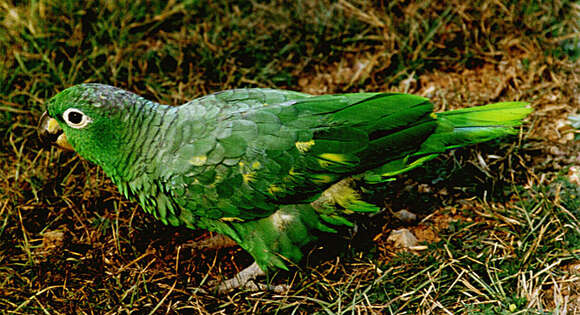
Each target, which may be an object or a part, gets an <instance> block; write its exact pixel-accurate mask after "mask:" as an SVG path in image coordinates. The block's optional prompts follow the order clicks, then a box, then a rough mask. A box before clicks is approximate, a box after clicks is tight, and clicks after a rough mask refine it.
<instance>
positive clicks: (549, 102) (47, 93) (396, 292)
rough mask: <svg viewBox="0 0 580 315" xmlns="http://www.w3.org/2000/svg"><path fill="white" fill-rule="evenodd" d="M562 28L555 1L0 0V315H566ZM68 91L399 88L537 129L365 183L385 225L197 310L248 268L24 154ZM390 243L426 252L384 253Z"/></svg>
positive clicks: (574, 31)
mask: <svg viewBox="0 0 580 315" xmlns="http://www.w3.org/2000/svg"><path fill="white" fill-rule="evenodd" d="M579 14H580V7H579V5H578V3H575V2H572V1H552V2H542V1H519V0H513V1H505V2H497V1H490V0H481V1H473V2H470V3H464V2H461V1H423V2H408V1H407V2H403V1H388V2H387V1H386V2H365V1H344V0H341V1H296V2H292V3H286V2H283V1H279V2H260V1H253V2H248V1H240V2H228V1H212V2H211V3H206V2H203V1H183V2H177V1H169V2H167V3H166V2H161V1H159V2H156V1H126V2H125V1H122V2H115V3H114V2H108V1H99V0H93V1H84V2H82V3H81V2H77V1H70V0H68V1H67V0H65V1H49V0H40V1H30V2H16V1H9V0H4V1H2V0H0V30H1V31H0V137H1V139H2V145H1V146H0V309H2V310H4V312H7V313H34V314H36V313H49V314H52V313H128V312H130V311H138V313H182V312H199V313H216V312H217V313H219V312H221V313H233V312H236V313H239V312H255V313H308V314H309V313H314V312H319V313H407V314H409V313H424V314H426V313H483V314H486V313H489V314H495V313H520V314H524V313H526V314H528V313H532V314H546V313H562V314H563V313H565V312H566V311H567V312H568V313H574V312H580V284H579V283H580V273H579V272H578V268H579V267H578V266H580V221H579V219H580V212H579V209H580V188H579V187H580V186H579V184H578V183H577V182H575V179H574V178H575V177H574V172H577V171H575V170H577V169H578V165H579V164H580V160H578V158H577V156H578V152H580V144H579V143H578V141H577V139H576V140H574V135H573V133H572V129H571V128H570V127H569V126H567V125H566V122H567V119H568V117H569V115H571V114H575V113H576V114H577V110H578V108H580V100H579V99H578V95H579V94H580V91H579V90H578V86H580V77H579V76H578V72H577V69H578V68H579V66H580V64H579V61H578V55H579V48H578V47H579V46H578V38H579V37H578V36H579V35H578V34H579V29H580V26H579V25H578V16H579ZM81 82H102V83H107V84H112V85H116V86H119V87H122V88H126V89H129V90H132V91H135V92H137V93H139V94H142V95H143V96H146V97H148V98H150V99H152V100H156V101H160V102H164V103H170V104H179V103H182V102H184V101H186V100H189V99H192V98H194V97H197V96H201V95H204V94H207V93H211V92H215V91H218V90H223V89H227V88H233V87H277V88H284V89H293V90H300V91H305V92H309V93H316V94H320V93H340V92H356V91H362V90H365V91H403V92H409V93H415V94H420V95H424V96H427V97H429V98H431V99H432V100H433V102H434V103H435V104H436V106H437V107H438V109H440V110H447V109H453V108H459V107H465V106H472V105H481V104H485V103H490V102H495V101H504V100H506V101H507V100H525V101H529V102H531V103H532V106H533V107H534V113H533V114H532V115H531V116H530V118H529V120H528V122H527V124H526V126H525V127H524V128H523V129H522V132H521V133H520V135H519V137H514V138H510V139H507V140H506V141H504V142H505V143H504V144H502V143H499V142H497V143H488V144H482V145H479V146H477V147H473V148H469V149H464V150H457V151H454V152H451V153H450V154H448V155H447V156H444V157H441V158H439V159H437V160H436V161H434V162H432V163H430V164H429V165H427V166H426V167H424V168H421V169H417V170H414V171H412V172H410V173H409V174H405V175H403V176H401V177H400V178H399V179H398V180H397V181H395V182H393V183H391V184H389V185H386V186H381V187H376V188H375V190H374V191H373V192H372V193H371V194H369V196H368V197H369V199H371V200H373V201H374V202H375V203H377V204H380V205H384V206H385V207H386V209H387V210H386V211H385V212H384V213H382V214H380V215H378V216H375V217H373V218H371V219H366V220H365V219H364V218H361V229H360V230H359V233H358V234H356V235H354V236H352V237H349V236H345V237H344V238H345V239H346V240H345V242H344V245H342V246H340V250H339V249H335V248H332V247H336V246H335V245H336V243H337V242H336V241H335V242H331V243H327V244H326V246H316V247H314V248H313V249H312V251H311V253H310V255H309V256H308V263H306V264H305V265H303V266H302V267H301V269H300V270H294V271H291V272H287V273H279V274H275V275H274V276H273V279H272V281H273V282H274V283H289V284H290V286H291V289H290V290H289V291H288V292H287V293H285V294H274V293H271V292H259V293H250V292H243V291H236V292H232V293H230V294H228V295H223V296H216V295H214V294H211V293H206V292H205V291H202V290H200V289H199V288H200V287H201V288H205V289H207V283H208V282H209V281H210V280H214V279H219V278H220V277H222V276H231V275H232V274H234V273H235V271H236V270H239V269H240V268H243V267H244V266H246V265H248V264H249V263H250V262H251V259H250V257H249V256H248V255H247V254H245V253H243V252H242V251H241V250H240V249H238V248H228V249H221V250H217V251H215V250H204V249H197V248H196V247H195V242H196V241H199V240H201V239H204V238H206V237H207V235H208V234H207V233H206V232H203V231H190V230H187V229H175V228H169V227H165V226H163V225H162V224H160V223H159V222H156V221H155V220H154V219H153V218H151V217H150V216H148V215H146V214H144V213H143V212H142V211H141V210H140V208H139V206H138V205H136V204H135V203H133V202H130V201H127V200H125V199H123V198H122V197H120V195H119V194H118V193H117V191H116V188H115V187H114V186H113V185H112V184H111V183H110V182H109V180H108V179H107V178H106V176H105V175H104V174H103V172H102V171H101V170H100V169H99V168H97V167H95V166H94V165H91V164H89V163H87V162H86V161H84V160H82V159H80V158H79V157H77V156H76V155H74V154H73V153H67V152H61V151H59V150H57V149H54V148H52V149H44V148H42V147H41V146H40V143H39V141H38V140H37V138H36V136H35V128H36V122H37V121H38V118H39V117H40V114H41V112H42V111H43V102H44V101H45V100H47V99H48V98H49V97H51V96H53V95H54V94H56V93H57V92H58V91H60V90H62V89H64V88H66V87H68V86H70V85H73V84H77V83H81ZM573 166H576V168H573ZM576 176H577V175H576ZM401 209H407V210H409V211H412V212H414V213H416V214H418V215H419V221H418V222H415V223H412V224H408V223H403V222H400V221H398V220H397V219H395V218H394V217H393V215H392V213H393V212H395V211H398V210H401ZM401 227H405V228H408V229H409V230H411V231H412V232H413V233H414V234H415V235H416V236H417V237H418V239H419V241H421V242H422V244H424V245H425V246H426V249H424V250H420V251H412V250H405V249H399V248H396V247H395V246H394V245H393V244H392V243H391V242H390V241H388V240H387V238H388V235H389V233H390V231H392V230H395V229H398V228H401Z"/></svg>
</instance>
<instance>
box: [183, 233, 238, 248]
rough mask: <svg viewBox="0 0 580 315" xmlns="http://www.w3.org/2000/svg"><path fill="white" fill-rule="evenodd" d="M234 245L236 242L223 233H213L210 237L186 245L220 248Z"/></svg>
mask: <svg viewBox="0 0 580 315" xmlns="http://www.w3.org/2000/svg"><path fill="white" fill-rule="evenodd" d="M236 245H238V244H237V243H236V242H235V241H234V240H232V239H231V238H229V237H227V236H225V235H223V234H215V235H213V236H211V237H210V238H207V239H204V240H201V241H199V242H195V243H193V244H191V245H188V247H189V246H191V247H192V248H194V249H222V248H228V247H234V246H236Z"/></svg>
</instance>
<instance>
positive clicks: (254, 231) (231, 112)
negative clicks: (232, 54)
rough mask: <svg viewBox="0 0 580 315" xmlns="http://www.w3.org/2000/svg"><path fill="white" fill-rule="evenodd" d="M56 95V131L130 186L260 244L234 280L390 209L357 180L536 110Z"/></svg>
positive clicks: (293, 257)
mask: <svg viewBox="0 0 580 315" xmlns="http://www.w3.org/2000/svg"><path fill="white" fill-rule="evenodd" d="M46 105H47V112H46V113H45V116H44V117H43V118H42V120H41V124H40V125H41V129H42V130H43V131H44V133H45V134H48V135H50V136H51V137H53V139H54V140H56V143H57V144H58V145H60V146H61V147H63V148H72V149H74V150H75V151H76V152H77V153H78V154H79V155H81V156H82V157H84V158H85V159H87V160H89V161H91V162H93V163H95V164H97V165H99V166H100V167H102V168H103V170H104V171H105V173H106V174H107V175H108V176H109V177H110V178H111V180H112V181H113V182H114V183H115V184H116V185H117V187H118V188H119V191H120V192H121V193H122V194H123V195H124V196H126V197H127V198H130V199H134V200H137V201H138V202H139V203H140V205H141V206H142V208H143V209H144V210H145V211H146V212H148V213H150V214H152V215H153V216H155V217H156V218H157V219H159V220H161V221H162V222H163V223H165V224H170V225H173V226H186V227H188V228H192V229H195V228H202V229H208V230H210V231H215V232H218V233H221V234H224V235H227V236H228V237H230V238H231V239H233V240H234V241H235V242H237V243H238V244H239V245H240V246H241V247H242V248H243V249H245V250H246V251H248V252H249V253H250V254H251V255H252V257H253V258H254V259H255V263H254V264H253V265H252V266H250V267H248V268H247V269H246V270H244V271H242V272H241V273H240V276H239V277H237V278H235V279H231V280H228V281H233V282H229V283H227V285H226V286H227V287H228V288H230V287H237V286H240V285H243V282H246V281H247V280H248V279H250V278H253V277H255V276H256V275H260V274H261V275H263V274H265V273H266V272H268V271H269V270H273V269H276V268H281V269H285V270H287V269H288V266H290V265H292V264H295V263H297V262H299V261H300V260H301V258H302V257H303V256H304V253H303V251H302V249H303V248H304V246H306V245H307V244H309V243H311V242H314V241H316V240H317V238H318V237H319V236H320V235H321V233H336V232H337V228H339V227H341V226H351V225H352V223H351V222H350V221H349V214H352V213H355V212H376V211H378V210H379V207H377V206H375V205H372V204H369V203H367V202H365V201H363V200H361V198H360V194H359V193H358V192H357V190H356V188H354V187H353V185H352V182H353V181H349V180H346V179H347V178H353V177H354V178H356V179H357V181H360V182H362V183H365V184H378V183H381V182H385V181H388V180H392V179H393V177H394V176H395V175H397V174H400V173H402V172H405V171H408V170H410V169H412V168H415V167H417V166H419V165H421V164H423V163H424V162H426V161H428V160H430V159H433V158H434V157H436V156H437V155H439V154H441V153H443V152H445V151H446V150H449V149H453V148H457V147H461V146H465V145H469V144H474V143H479V142H483V141H488V140H491V139H494V138H498V137H501V136H504V135H507V134H514V133H517V130H516V129H515V128H514V127H515V126H518V125H520V124H521V120H522V119H523V118H524V117H525V116H527V114H528V113H530V112H531V109H530V108H529V107H528V106H527V104H526V103H522V102H504V103H496V104H491V105H487V106H479V107H472V108H465V109H459V110H454V111H448V112H441V113H434V112H433V104H432V103H430V102H429V100H428V99H426V98H423V97H420V96H416V95H408V94H401V93H352V94H340V95H320V96H313V95H309V94H304V93H298V92H293V91H284V90H275V89H258V88H253V89H235V90H227V91H222V92H217V93H214V94H210V95H207V96H204V97H201V98H197V99H194V100H192V101H190V102H188V103H185V104H183V105H181V106H168V105H162V104H158V103H155V102H152V101H149V100H146V99H145V98H142V97H140V96H138V95H136V94H133V93H131V92H128V91H125V90H122V89H119V88H115V87H112V86H108V85H103V84H80V85H76V86H73V87H70V88H68V89H66V90H64V91H62V92H60V93H58V94H57V95H56V96H54V97H53V98H51V99H50V100H49V101H48V102H47V104H46ZM333 185H334V186H333ZM325 191H326V193H324V192H325ZM250 274H251V275H250ZM240 279H241V280H240Z"/></svg>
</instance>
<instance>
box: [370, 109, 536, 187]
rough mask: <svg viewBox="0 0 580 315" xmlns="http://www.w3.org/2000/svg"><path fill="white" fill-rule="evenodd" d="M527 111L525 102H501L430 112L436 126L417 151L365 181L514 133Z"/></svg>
mask: <svg viewBox="0 0 580 315" xmlns="http://www.w3.org/2000/svg"><path fill="white" fill-rule="evenodd" d="M531 112H532V108H530V106H529V104H528V103H525V102H502V103H495V104H489V105H485V106H478V107H471V108H463V109H458V110H453V111H448V112H441V113H434V114H433V115H434V117H435V118H436V120H437V123H438V124H437V127H436V129H435V131H434V132H433V134H431V135H430V136H429V137H428V138H427V139H426V140H425V141H424V142H423V144H422V145H421V147H420V148H419V150H417V151H416V152H415V153H413V154H411V155H407V156H405V157H403V158H400V159H397V160H394V161H389V162H388V163H386V164H384V165H382V166H381V167H379V168H376V169H373V170H371V171H368V172H367V173H366V175H365V181H366V182H367V183H369V184H376V183H381V182H386V181H389V180H392V177H393V176H395V175H398V174H401V173H404V172H406V171H409V170H411V169H413V168H415V167H417V166H420V165H422V164H423V163H425V162H426V161H429V160H431V159H433V158H435V157H437V156H438V155H439V154H441V153H443V152H445V151H447V150H450V149H455V148H459V147H463V146H467V145H471V144H476V143H480V142H485V141H489V140H493V139H495V138H499V137H502V136H505V135H510V134H517V133H518V130H517V129H515V128H514V127H517V126H519V125H520V124H521V123H522V119H523V118H525V117H526V116H527V115H528V114H529V113H531Z"/></svg>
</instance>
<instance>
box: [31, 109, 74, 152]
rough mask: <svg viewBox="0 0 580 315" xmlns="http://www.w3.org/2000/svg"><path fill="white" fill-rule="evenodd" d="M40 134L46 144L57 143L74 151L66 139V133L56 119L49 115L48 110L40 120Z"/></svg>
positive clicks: (62, 147) (64, 148) (65, 148)
mask: <svg viewBox="0 0 580 315" xmlns="http://www.w3.org/2000/svg"><path fill="white" fill-rule="evenodd" d="M37 131H38V136H39V137H40V140H41V141H42V142H43V143H44V144H46V145H51V144H56V145H57V146H58V147H60V148H61V149H63V150H69V151H74V149H73V147H72V146H71V145H70V144H69V143H68V141H67V140H66V135H65V134H64V132H62V128H60V125H59V124H58V121H56V119H54V118H52V117H50V116H48V113H47V112H44V113H43V114H42V117H40V121H39V122H38V128H37Z"/></svg>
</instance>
